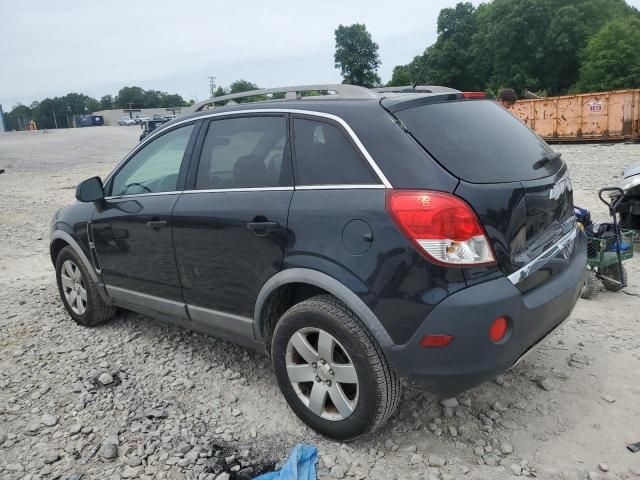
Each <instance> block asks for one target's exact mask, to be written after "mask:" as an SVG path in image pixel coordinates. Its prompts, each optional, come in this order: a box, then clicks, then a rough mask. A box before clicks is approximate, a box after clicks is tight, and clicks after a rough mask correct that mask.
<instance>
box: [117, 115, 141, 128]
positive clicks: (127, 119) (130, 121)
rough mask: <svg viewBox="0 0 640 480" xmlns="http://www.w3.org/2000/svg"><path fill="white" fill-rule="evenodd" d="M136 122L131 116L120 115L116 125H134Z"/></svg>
mask: <svg viewBox="0 0 640 480" xmlns="http://www.w3.org/2000/svg"><path fill="white" fill-rule="evenodd" d="M136 123H137V122H136V121H135V119H133V118H131V117H122V118H121V119H120V120H118V125H120V126H121V127H122V126H125V125H135V124H136Z"/></svg>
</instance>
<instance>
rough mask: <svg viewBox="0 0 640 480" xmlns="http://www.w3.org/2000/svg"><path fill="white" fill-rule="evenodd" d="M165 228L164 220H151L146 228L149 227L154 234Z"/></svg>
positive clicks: (165, 222)
mask: <svg viewBox="0 0 640 480" xmlns="http://www.w3.org/2000/svg"><path fill="white" fill-rule="evenodd" d="M166 226H167V221H166V220H153V221H151V222H147V227H149V228H150V229H152V230H155V231H156V232H157V231H159V230H160V229H161V228H163V227H166Z"/></svg>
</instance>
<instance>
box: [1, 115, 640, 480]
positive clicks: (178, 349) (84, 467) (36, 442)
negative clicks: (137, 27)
mask: <svg viewBox="0 0 640 480" xmlns="http://www.w3.org/2000/svg"><path fill="white" fill-rule="evenodd" d="M138 135H139V130H138V129H137V128H135V127H99V128H87V129H80V130H68V131H66V130H60V131H54V132H47V133H43V132H22V133H13V134H0V168H5V169H6V170H7V171H6V173H5V174H2V175H0V192H1V193H0V199H1V201H2V209H1V210H0V244H1V245H2V247H1V252H2V255H1V257H0V287H1V288H0V478H2V479H8V480H12V479H23V478H24V479H36V478H43V479H45V478H46V479H50V478H51V479H53V478H60V479H67V478H74V479H79V478H81V477H82V478H84V479H93V478H95V479H120V478H144V479H156V478H157V479H162V478H166V479H182V478H186V479H207V480H209V479H215V478H219V479H228V478H252V477H253V476H255V475H256V474H258V473H260V471H264V470H269V469H271V468H273V467H274V464H280V463H281V462H282V461H283V460H284V459H285V458H286V456H287V453H288V450H289V449H290V448H291V447H292V446H293V445H295V444H296V443H297V442H301V441H304V442H307V443H310V444H313V445H316V446H317V447H318V448H319V450H320V461H319V464H318V468H319V476H320V478H355V479H362V478H372V479H396V478H397V479H414V478H415V479H463V478H464V479H466V478H468V479H513V478H515V477H521V476H528V477H537V478H544V479H586V478H588V479H598V478H601V479H623V478H640V453H637V454H632V453H630V452H629V451H628V450H626V448H625V443H629V442H637V441H640V409H639V408H638V405H639V403H640V402H639V400H640V381H638V379H639V376H638V373H637V372H638V370H639V367H640V335H639V334H638V314H637V312H638V310H639V309H640V297H639V296H638V293H639V292H640V288H639V284H640V262H639V261H638V260H637V259H633V260H631V261H630V262H629V263H628V267H627V268H628V269H629V283H630V285H629V287H628V288H627V289H626V292H623V293H610V292H602V293H600V295H599V296H597V297H596V298H595V299H594V300H590V301H585V300H581V301H580V302H578V305H577V306H576V309H575V310H574V313H573V315H572V317H571V319H570V320H569V321H568V322H567V323H566V324H565V326H564V327H563V328H562V329H561V331H559V332H558V334H557V335H555V336H554V337H553V338H552V339H550V340H549V341H548V342H547V343H546V344H545V345H543V346H542V347H541V348H540V349H539V350H538V351H537V352H536V353H535V354H533V355H532V356H530V357H528V359H527V360H526V361H524V362H522V363H520V364H519V365H518V366H517V367H516V368H514V369H512V370H511V371H509V372H507V373H506V374H504V375H502V376H500V377H498V378H496V379H495V381H492V382H488V383H486V384H484V385H482V386H480V387H478V388H476V389H474V390H472V391H470V392H467V393H466V394H463V395H460V396H459V397H458V398H456V399H440V398H437V397H435V396H433V395H431V394H427V393H423V392H419V391H413V390H410V391H405V393H404V396H403V400H402V403H401V405H400V408H399V409H398V413H397V414H396V415H395V417H394V418H393V419H391V421H389V423H388V424H387V425H386V426H385V427H384V428H383V429H382V430H381V431H379V432H377V433H376V434H373V435H370V436H369V437H366V438H364V439H361V440H358V441H356V442H354V443H351V444H348V445H341V444H338V443H334V442H330V441H328V440H325V439H323V438H321V437H319V436H318V435H316V434H315V433H314V432H312V431H310V430H309V429H307V428H306V427H305V426H304V425H303V424H302V423H301V422H300V421H299V420H297V418H296V417H295V416H294V414H293V413H292V412H291V411H290V410H289V408H288V407H287V405H286V403H285V401H284V399H283V398H282V397H281V395H280V393H279V390H278V388H277V385H276V381H275V377H274V375H273V372H272V370H271V366H270V363H269V361H268V360H267V359H266V358H265V357H263V356H261V355H258V354H255V353H253V352H249V351H246V350H244V349H242V348H240V347H237V346H235V345H232V344H230V343H226V342H223V341H220V340H216V339H214V338H211V337H207V336H204V335H200V334H194V333H191V332H188V331H186V330H182V329H179V328H177V327H174V326H170V325H165V324H162V323H160V322H157V321H155V320H152V319H150V318H146V317H143V316H140V315H137V314H134V313H122V314H119V315H118V316H117V317H116V318H115V319H114V320H113V321H111V322H109V323H107V324H105V325H102V326H100V327H97V328H93V329H86V328H82V327H79V326H77V325H76V324H75V323H73V322H72V321H71V320H70V318H69V317H68V316H67V315H66V313H65V311H64V309H63V307H62V303H61V302H60V300H59V298H58V293H57V290H56V287H55V282H54V275H53V269H52V266H51V262H50V260H49V258H48V234H49V221H50V219H51V217H52V215H53V213H54V212H55V210H56V209H57V208H59V207H60V206H63V205H65V204H67V203H68V202H70V201H71V200H72V198H73V188H74V186H75V185H76V184H77V183H78V182H79V181H81V180H83V179H84V178H87V177H89V176H93V175H95V174H101V175H104V174H106V173H107V172H108V170H109V169H110V168H111V167H112V166H113V165H114V163H115V162H117V161H118V160H119V159H120V158H122V156H123V155H124V154H125V153H126V152H127V151H128V150H129V149H131V148H132V147H133V146H134V145H135V143H136V141H137V136H138ZM556 148H557V149H558V150H560V151H562V153H563V155H564V158H565V159H566V160H567V161H568V163H569V165H570V169H571V173H572V178H573V185H574V189H575V199H576V204H578V205H583V206H586V207H589V208H592V209H593V211H594V217H595V218H602V217H603V215H605V214H606V210H604V208H601V206H600V205H599V203H598V200H597V198H596V196H595V192H596V190H597V189H598V188H599V187H601V186H606V185H610V184H612V183H613V184H614V183H615V182H616V178H615V176H616V175H619V174H620V172H621V170H622V168H623V167H624V166H625V165H627V164H629V163H631V162H632V161H637V160H638V159H639V158H640V145H622V144H618V145H563V146H557V147H556ZM74 475H75V476H74Z"/></svg>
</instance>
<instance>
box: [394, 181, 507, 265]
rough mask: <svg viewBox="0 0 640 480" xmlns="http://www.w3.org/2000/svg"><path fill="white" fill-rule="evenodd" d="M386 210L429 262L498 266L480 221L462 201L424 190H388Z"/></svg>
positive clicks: (452, 196) (446, 194)
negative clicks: (495, 264)
mask: <svg viewBox="0 0 640 480" xmlns="http://www.w3.org/2000/svg"><path fill="white" fill-rule="evenodd" d="M387 210H388V211H389V214H390V215H391V217H392V218H393V219H394V221H395V222H396V224H397V225H398V226H399V227H400V229H401V230H402V231H403V232H404V233H405V234H406V235H407V236H408V237H409V239H411V240H412V241H413V242H414V243H415V244H416V246H417V247H418V249H419V251H420V252H421V253H423V254H425V255H426V256H427V258H428V259H430V260H434V261H435V262H438V263H445V264H448V265H468V266H476V265H482V264H487V263H493V262H495V256H494V255H493V251H492V249H491V246H490V244H489V240H488V239H487V235H486V234H485V232H484V229H483V228H482V225H481V224H480V220H478V217H477V215H476V214H475V212H474V211H473V210H472V209H471V207H470V206H469V205H468V204H467V203H465V202H464V201H463V200H462V199H460V198H459V197H456V196H454V195H451V194H448V193H442V192H431V191H423V190H421V191H416V190H388V191H387Z"/></svg>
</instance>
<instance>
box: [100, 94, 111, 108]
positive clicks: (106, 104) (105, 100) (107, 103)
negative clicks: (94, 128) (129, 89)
mask: <svg viewBox="0 0 640 480" xmlns="http://www.w3.org/2000/svg"><path fill="white" fill-rule="evenodd" d="M114 104H115V99H114V98H113V95H104V96H102V97H100V109H101V110H111V109H112V108H113V106H114Z"/></svg>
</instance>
